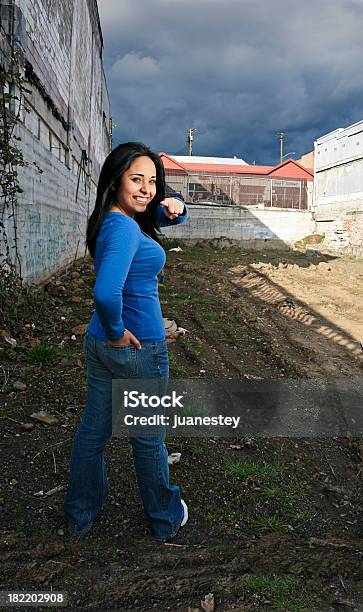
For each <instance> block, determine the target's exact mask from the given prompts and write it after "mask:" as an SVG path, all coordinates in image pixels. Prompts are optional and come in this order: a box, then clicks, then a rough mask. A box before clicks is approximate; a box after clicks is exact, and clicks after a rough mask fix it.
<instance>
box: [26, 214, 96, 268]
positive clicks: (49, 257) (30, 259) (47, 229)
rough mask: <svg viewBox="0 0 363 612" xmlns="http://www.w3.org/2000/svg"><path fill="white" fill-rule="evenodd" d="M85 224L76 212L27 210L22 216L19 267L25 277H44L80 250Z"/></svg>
mask: <svg viewBox="0 0 363 612" xmlns="http://www.w3.org/2000/svg"><path fill="white" fill-rule="evenodd" d="M84 235H85V228H84V227H82V226H81V220H80V218H79V217H78V216H76V215H74V214H72V213H69V217H67V216H65V213H64V212H63V215H62V216H61V215H60V214H51V213H46V214H41V213H40V212H38V211H29V212H28V213H27V216H26V219H25V227H24V238H23V249H21V251H22V260H23V261H22V267H23V270H24V276H25V277H26V278H29V279H30V278H37V277H44V276H46V275H47V274H50V273H51V272H53V271H54V270H55V269H57V268H58V267H60V266H62V265H64V264H66V263H67V262H69V261H71V260H72V259H73V258H74V257H75V256H76V255H77V251H78V255H80V254H81V251H82V248H83V244H84Z"/></svg>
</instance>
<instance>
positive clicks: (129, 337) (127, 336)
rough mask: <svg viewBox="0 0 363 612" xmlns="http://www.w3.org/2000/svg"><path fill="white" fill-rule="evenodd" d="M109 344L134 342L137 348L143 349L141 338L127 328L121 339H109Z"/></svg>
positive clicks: (119, 344) (117, 344) (125, 344)
mask: <svg viewBox="0 0 363 612" xmlns="http://www.w3.org/2000/svg"><path fill="white" fill-rule="evenodd" d="M107 344H108V346H128V345H129V344H133V345H134V346H135V347H136V348H137V349H141V344H140V342H139V340H138V339H137V338H136V336H134V334H132V333H131V332H130V331H129V330H128V329H125V333H124V335H123V336H122V338H120V339H119V340H112V342H111V341H110V340H109V341H108V342H107Z"/></svg>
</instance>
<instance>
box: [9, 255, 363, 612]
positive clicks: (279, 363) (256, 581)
mask: <svg viewBox="0 0 363 612" xmlns="http://www.w3.org/2000/svg"><path fill="white" fill-rule="evenodd" d="M169 246H171V245H169ZM328 268H329V269H328ZM92 283H93V276H92V271H91V267H90V264H89V262H86V263H85V264H82V262H78V263H77V264H76V265H74V266H73V267H72V268H71V269H69V270H68V271H66V272H65V273H63V274H62V275H59V276H58V277H57V278H55V279H53V280H52V281H51V282H49V283H48V284H47V285H45V287H44V288H42V289H41V290H39V291H38V292H37V294H36V295H31V296H28V298H27V299H26V300H24V302H23V301H20V302H19V304H18V308H17V312H16V316H14V317H13V319H12V320H11V322H10V323H9V322H7V323H6V327H7V329H6V330H5V331H7V332H9V334H10V335H11V336H12V337H13V338H14V339H16V341H17V345H16V347H13V346H11V345H10V344H8V343H7V342H6V341H5V340H4V338H2V339H1V340H0V342H1V343H0V349H1V350H0V359H1V376H2V379H1V381H0V390H1V414H0V416H1V426H2V427H1V430H2V431H1V436H2V438H1V461H2V467H3V469H2V478H1V492H0V520H1V540H2V542H1V570H0V571H1V578H0V588H1V589H3V590H5V589H17V590H26V589H28V590H29V589H31V590H33V591H35V590H51V589H52V590H54V591H57V590H63V591H66V592H67V594H68V602H69V603H68V605H67V607H66V608H63V609H70V610H71V609H76V608H80V609H85V610H87V609H90V610H122V611H127V610H140V611H141V610H145V611H146V610H153V609H156V610H172V611H173V610H185V611H187V610H188V608H192V609H193V608H195V609H198V608H199V609H200V610H202V609H203V608H202V607H201V601H202V600H204V599H205V597H206V595H208V594H209V593H212V594H213V596H214V604H215V609H216V610H225V611H227V610H228V611H229V610H271V609H274V610H291V611H302V610H319V611H320V610H344V609H346V610H352V609H357V610H358V609H363V539H362V535H363V529H362V527H363V525H362V509H363V495H362V478H363V446H362V440H361V439H359V438H356V437H355V435H354V431H353V432H347V435H346V436H344V437H340V438H322V439H301V438H294V439H292V438H291V439H289V438H274V439H271V438H270V439H268V438H257V437H255V438H250V437H248V438H247V437H244V438H238V439H232V438H230V439H216V438H213V437H211V438H206V439H198V438H195V439H169V440H168V448H169V451H170V452H174V451H179V452H181V461H180V463H178V464H176V465H174V466H172V467H171V474H172V478H173V480H174V481H175V482H178V484H180V486H181V487H182V491H183V497H185V499H186V500H187V502H188V505H189V508H190V520H189V522H188V524H187V526H186V527H185V528H184V529H183V530H181V532H180V534H179V535H178V537H177V538H176V539H175V541H174V542H173V545H162V544H157V543H155V542H154V541H153V540H152V538H151V536H150V533H149V531H148V529H147V527H146V525H145V522H144V519H143V513H142V509H141V505H140V501H139V497H138V492H137V490H136V485H135V478H134V471H133V466H132V458H131V451H130V446H129V443H128V441H127V440H120V439H112V440H111V441H110V443H109V446H108V454H107V457H108V470H109V479H110V491H111V492H110V496H109V500H108V502H107V505H106V507H105V509H104V511H103V513H102V515H101V516H100V517H99V518H98V519H97V521H96V522H95V525H94V528H93V530H92V531H91V532H90V533H89V534H88V535H87V536H85V537H84V538H81V539H74V538H72V537H71V536H69V535H68V534H67V532H66V529H65V526H64V521H63V515H62V498H63V495H64V489H63V488H62V487H64V486H65V485H66V482H67V470H68V461H69V453H70V447H71V442H72V437H73V434H74V431H75V429H76V427H77V424H78V422H79V418H80V414H81V411H82V407H83V404H84V382H85V372H84V365H83V357H82V333H83V329H82V325H83V324H85V323H87V322H88V320H89V317H90V313H91V310H92V299H91V298H92ZM362 289H363V262H361V261H358V260H355V259H349V258H341V259H334V258H331V257H325V256H322V255H321V256H319V257H317V256H316V255H304V254H301V253H282V254H279V253H273V254H266V253H249V254H243V253H242V252H241V251H238V250H234V251H216V250H214V249H213V248H193V249H187V250H184V251H182V252H179V253H173V252H171V253H168V264H167V267H166V270H165V283H164V285H163V286H162V287H161V289H160V297H161V302H162V307H163V312H164V315H165V316H166V317H168V318H170V319H174V320H176V321H177V323H178V324H179V325H181V326H183V327H185V328H186V329H187V330H188V331H189V333H188V334H187V335H186V336H184V337H183V338H179V339H178V340H177V341H176V342H175V343H172V344H170V363H171V375H172V376H173V377H175V378H183V377H191V378H195V377H198V378H199V377H200V378H202V377H209V378H226V379H227V378H234V379H241V380H242V379H246V380H249V379H252V380H254V379H258V378H263V379H277V378H281V379H282V378H294V379H299V378H304V379H314V378H316V379H334V378H348V377H352V378H354V377H360V376H361V372H362V370H361V367H362V366H361V349H360V344H359V342H360V339H359V330H360V329H362V312H363V309H362V306H361V304H360V302H359V300H360V299H361V296H362ZM19 382H20V383H22V384H23V386H22V385H20V386H19V384H18V385H16V384H15V387H14V383H19ZM40 410H44V411H45V412H46V413H47V414H50V415H53V416H54V417H56V419H57V422H56V423H54V424H52V425H42V424H40V423H37V424H34V420H33V419H32V418H30V415H31V414H33V413H34V412H39V411H40ZM22 423H23V424H24V423H31V424H32V425H33V426H30V427H29V429H28V430H24V429H23V426H22V425H21V424H22ZM54 489H55V491H54ZM52 490H53V493H51V494H50V495H49V496H47V495H44V493H47V492H48V491H52ZM40 491H43V495H41V494H40ZM35 494H37V495H35ZM206 605H207V604H204V606H206ZM19 609H20V608H19ZM23 609H24V608H23ZM30 609H35V608H30ZM39 609H40V608H39ZM60 609H62V608H60ZM210 609H211V608H210Z"/></svg>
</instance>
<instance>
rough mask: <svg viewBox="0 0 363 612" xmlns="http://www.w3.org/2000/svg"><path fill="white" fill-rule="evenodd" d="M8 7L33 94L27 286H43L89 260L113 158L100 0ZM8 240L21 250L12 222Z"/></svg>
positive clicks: (19, 216) (41, 0) (24, 254)
mask: <svg viewBox="0 0 363 612" xmlns="http://www.w3.org/2000/svg"><path fill="white" fill-rule="evenodd" d="M8 4H12V5H13V7H14V17H15V23H14V26H15V27H14V31H15V41H14V42H15V43H16V44H17V45H18V46H20V48H21V49H22V50H23V54H24V64H25V65H26V66H27V68H26V75H27V76H28V81H29V82H28V83H27V85H26V86H27V88H28V89H30V90H31V93H30V94H28V93H27V94H26V99H25V105H26V107H27V110H26V111H23V113H22V115H21V121H20V122H19V123H18V125H17V128H16V135H17V136H18V137H20V138H21V141H20V143H19V145H20V147H21V149H22V151H23V155H24V159H25V161H26V165H25V166H24V168H20V169H19V179H20V184H21V187H22V188H23V190H24V192H23V194H21V196H20V197H19V199H18V204H17V207H16V215H15V224H16V234H17V251H18V254H19V257H20V264H21V273H22V276H23V278H24V280H25V281H27V282H39V281H41V280H43V279H45V278H47V277H48V276H49V275H50V274H52V273H53V272H55V271H56V270H57V269H59V268H62V267H64V265H66V264H67V263H69V262H70V261H72V260H73V259H74V258H75V257H76V256H80V255H82V254H83V253H84V248H85V247H84V240H85V230H86V223H87V217H88V215H89V213H90V212H91V211H92V209H93V206H94V200H95V193H96V184H97V180H98V175H99V171H100V167H101V165H102V163H103V160H104V158H105V156H106V155H107V153H108V152H109V132H108V128H109V117H110V102H109V96H108V92H107V84H106V79H105V74H104V70H103V63H102V44H103V43H102V33H101V29H100V24H99V20H98V12H97V3H96V0H80V1H78V0H59V1H58V2H49V0H13V2H12V3H10V2H9V3H8ZM1 10H2V9H1ZM10 14H11V7H10V8H9V7H8V9H7V15H10ZM82 151H85V152H86V154H87V157H88V160H89V161H88V164H87V165H86V167H85V168H82V167H81V156H82ZM84 170H85V172H84ZM78 182H79V188H78V196H77V200H76V191H77V184H78ZM7 236H8V241H9V243H10V244H11V245H12V246H13V245H14V240H15V239H14V223H13V219H12V218H10V219H8V220H7ZM0 252H1V250H0ZM12 252H13V253H14V252H15V250H14V249H12Z"/></svg>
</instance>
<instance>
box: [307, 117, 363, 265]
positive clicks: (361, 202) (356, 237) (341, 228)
mask: <svg viewBox="0 0 363 612" xmlns="http://www.w3.org/2000/svg"><path fill="white" fill-rule="evenodd" d="M314 144H315V156H314V157H315V163H314V171H315V172H314V174H315V198H314V200H315V215H316V222H317V231H318V232H319V233H324V234H325V241H324V242H325V244H326V245H327V246H329V247H331V248H333V249H337V250H339V251H342V252H346V253H351V254H353V255H358V256H363V121H359V122H358V123H355V124H354V125H350V126H349V127H347V128H338V129H337V130H334V132H330V133H329V134H326V135H325V136H322V137H321V138H318V140H316V142H315V143H314Z"/></svg>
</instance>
